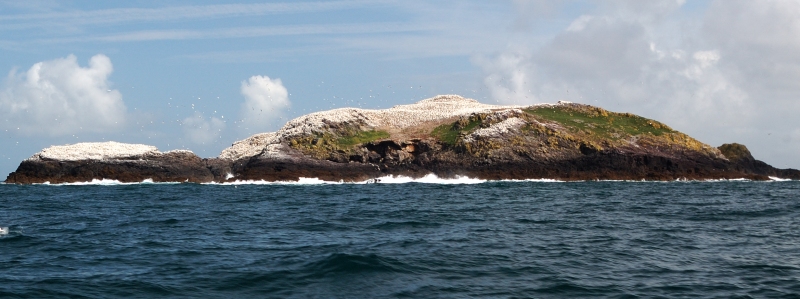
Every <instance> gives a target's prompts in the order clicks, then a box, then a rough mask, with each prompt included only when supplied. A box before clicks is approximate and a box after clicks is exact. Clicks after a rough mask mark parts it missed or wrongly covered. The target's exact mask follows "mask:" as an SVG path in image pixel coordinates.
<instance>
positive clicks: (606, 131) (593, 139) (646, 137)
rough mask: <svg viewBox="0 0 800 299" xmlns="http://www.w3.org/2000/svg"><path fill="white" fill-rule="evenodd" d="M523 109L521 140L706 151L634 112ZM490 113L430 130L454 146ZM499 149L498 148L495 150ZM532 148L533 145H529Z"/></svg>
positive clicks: (312, 150)
mask: <svg viewBox="0 0 800 299" xmlns="http://www.w3.org/2000/svg"><path fill="white" fill-rule="evenodd" d="M523 111H524V114H523V115H522V116H520V117H521V118H523V119H525V120H526V121H528V123H529V125H528V126H526V127H523V128H522V132H521V134H520V136H521V137H524V136H525V135H530V134H545V135H548V136H550V137H549V138H551V140H552V138H561V139H564V140H571V141H574V142H573V144H588V145H590V146H591V147H595V148H597V149H602V148H604V147H608V146H612V147H613V146H617V145H626V144H628V143H629V140H630V139H631V138H632V137H634V136H636V137H638V138H639V140H641V141H639V142H640V144H646V145H656V146H673V145H678V146H680V147H683V148H689V149H694V150H700V149H704V148H705V145H704V144H702V143H700V142H699V141H697V140H694V139H693V138H691V137H689V136H687V135H685V134H683V133H680V132H678V131H675V130H673V129H672V128H670V127H668V126H667V125H664V124H662V123H660V122H658V121H655V120H651V119H647V118H644V117H641V116H637V115H633V114H630V113H616V112H610V111H606V110H604V109H602V108H598V107H593V106H588V105H579V104H568V105H552V106H538V107H531V108H528V109H524V110H523ZM487 115H488V114H487ZM487 115H472V116H470V117H465V118H461V119H459V120H456V121H454V122H452V123H445V124H442V125H439V126H436V127H434V128H433V129H432V130H431V129H428V130H431V131H428V132H430V133H429V136H430V137H434V138H435V139H438V140H439V141H440V142H442V143H443V144H445V145H449V146H454V145H456V144H458V143H459V141H460V140H461V138H462V137H463V136H465V135H466V134H469V133H470V132H473V131H474V130H476V129H478V128H481V127H488V126H490V125H491V124H492V123H489V122H487V117H486V116H487ZM541 123H555V124H557V125H558V126H559V127H561V128H563V129H559V130H552V129H548V128H545V127H544V126H542V125H541ZM393 137H396V136H392V134H390V133H389V132H387V131H383V130H369V131H362V130H360V129H358V128H355V127H352V128H351V127H343V128H339V129H338V130H337V131H336V132H330V133H325V134H318V135H314V136H306V137H302V138H298V139H296V140H293V141H292V142H291V145H292V147H294V148H297V149H299V150H301V151H303V152H305V153H306V154H309V155H312V156H314V157H317V158H320V159H327V158H328V157H329V156H330V154H331V153H334V152H338V153H345V154H350V153H353V152H355V151H356V150H357V149H358V148H359V147H361V146H363V144H365V143H369V142H374V141H377V140H382V139H391V138H393ZM420 137H422V136H420ZM518 140H522V139H518ZM526 143H527V142H522V144H519V143H518V144H517V145H521V146H525V144H526ZM556 144H557V143H556ZM497 146H498V145H496V144H495V145H493V147H497ZM527 146H534V145H533V144H528V145H527ZM477 150H478V151H485V150H490V149H489V148H487V149H483V150H481V149H477Z"/></svg>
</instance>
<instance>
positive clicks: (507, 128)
mask: <svg viewBox="0 0 800 299" xmlns="http://www.w3.org/2000/svg"><path fill="white" fill-rule="evenodd" d="M526 124H528V122H526V121H525V120H523V119H521V118H519V117H511V118H508V119H506V120H503V121H501V122H499V123H496V124H493V125H491V126H489V127H488V128H483V129H478V130H475V132H472V133H470V134H469V135H467V136H466V137H465V138H464V142H467V143H471V142H474V141H475V140H479V139H487V138H498V137H503V136H506V135H508V134H515V133H517V132H518V131H519V128H521V127H522V126H524V125H526Z"/></svg>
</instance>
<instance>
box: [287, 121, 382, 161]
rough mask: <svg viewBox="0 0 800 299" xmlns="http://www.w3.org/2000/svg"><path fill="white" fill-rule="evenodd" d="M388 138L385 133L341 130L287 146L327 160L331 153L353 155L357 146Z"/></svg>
mask: <svg viewBox="0 0 800 299" xmlns="http://www.w3.org/2000/svg"><path fill="white" fill-rule="evenodd" d="M385 138H389V132H386V131H376V130H369V131H361V130H359V129H357V128H347V129H342V130H340V131H339V132H337V133H333V132H330V133H322V134H315V135H310V136H303V137H299V138H295V139H293V140H292V141H291V142H290V143H289V145H290V146H291V147H293V148H295V149H298V150H300V151H302V152H303V153H305V154H307V155H311V156H313V157H315V158H317V159H328V158H329V157H330V156H331V154H332V153H345V154H351V153H353V151H354V149H355V147H356V146H357V145H361V144H364V143H368V142H372V141H376V140H380V139H385Z"/></svg>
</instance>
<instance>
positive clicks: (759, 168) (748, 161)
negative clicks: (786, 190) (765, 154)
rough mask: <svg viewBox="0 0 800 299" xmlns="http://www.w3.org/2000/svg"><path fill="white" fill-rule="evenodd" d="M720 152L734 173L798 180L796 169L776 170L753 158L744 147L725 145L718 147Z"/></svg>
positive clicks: (799, 172)
mask: <svg viewBox="0 0 800 299" xmlns="http://www.w3.org/2000/svg"><path fill="white" fill-rule="evenodd" d="M719 150H720V152H722V154H723V155H725V157H726V158H728V160H729V161H730V162H731V164H732V165H731V167H732V168H733V169H734V170H736V171H742V172H748V173H754V174H757V175H762V176H771V177H778V178H785V179H793V180H800V171H798V170H796V169H778V168H775V167H772V166H770V165H769V164H767V163H764V162H762V161H760V160H756V159H755V158H753V155H752V154H750V150H748V149H747V147H746V146H744V145H742V144H738V143H726V144H723V145H721V146H720V147H719Z"/></svg>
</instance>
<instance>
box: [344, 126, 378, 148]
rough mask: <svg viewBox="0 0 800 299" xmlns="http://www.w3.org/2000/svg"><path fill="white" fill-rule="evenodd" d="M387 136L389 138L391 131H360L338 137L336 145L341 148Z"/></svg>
mask: <svg viewBox="0 0 800 299" xmlns="http://www.w3.org/2000/svg"><path fill="white" fill-rule="evenodd" d="M386 138H389V133H388V132H386V131H375V130H370V131H358V132H354V133H353V134H348V135H344V136H341V137H339V138H338V139H336V145H337V146H338V147H340V148H351V147H353V146H356V145H361V144H364V143H368V142H372V141H375V140H380V139H386Z"/></svg>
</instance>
